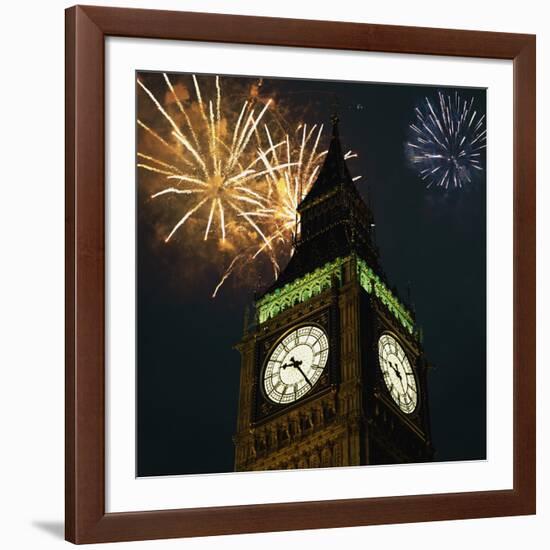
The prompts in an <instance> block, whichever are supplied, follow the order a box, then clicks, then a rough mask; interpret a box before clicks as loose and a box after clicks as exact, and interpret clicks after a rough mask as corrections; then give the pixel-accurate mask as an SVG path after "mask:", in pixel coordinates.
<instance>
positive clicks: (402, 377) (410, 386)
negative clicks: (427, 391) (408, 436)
mask: <svg viewBox="0 0 550 550" xmlns="http://www.w3.org/2000/svg"><path fill="white" fill-rule="evenodd" d="M378 360H379V363H380V370H381V371H382V374H383V376H384V382H385V383H386V387H387V388H388V391H389V392H390V395H391V397H392V399H393V400H394V401H395V402H396V403H397V405H398V406H399V408H400V409H401V410H402V411H403V412H404V413H406V414H411V413H412V412H413V411H414V410H415V409H416V405H417V403H418V389H417V386H416V377H415V375H414V372H413V370H412V368H411V364H410V362H409V358H408V357H407V354H406V353H405V351H404V350H403V348H402V347H401V344H400V343H399V342H398V341H397V340H396V339H395V338H394V337H393V336H392V335H391V334H382V336H380V339H379V340H378Z"/></svg>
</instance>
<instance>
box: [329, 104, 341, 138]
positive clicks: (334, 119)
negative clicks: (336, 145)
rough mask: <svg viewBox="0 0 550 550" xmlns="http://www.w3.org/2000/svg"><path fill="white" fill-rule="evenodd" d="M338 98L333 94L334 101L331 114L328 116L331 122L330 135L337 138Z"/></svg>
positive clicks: (338, 119)
mask: <svg viewBox="0 0 550 550" xmlns="http://www.w3.org/2000/svg"><path fill="white" fill-rule="evenodd" d="M339 103H340V102H339V98H338V96H337V95H336V94H335V95H334V99H333V101H332V114H331V115H330V121H331V122H332V135H333V136H337V135H338V122H339V121H340V117H339V116H338V110H339V106H340V105H339Z"/></svg>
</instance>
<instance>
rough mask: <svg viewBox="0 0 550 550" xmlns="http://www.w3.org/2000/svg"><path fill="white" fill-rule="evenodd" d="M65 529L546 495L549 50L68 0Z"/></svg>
mask: <svg viewBox="0 0 550 550" xmlns="http://www.w3.org/2000/svg"><path fill="white" fill-rule="evenodd" d="M66 40H67V48H66V86H67V94H66V135H67V141H66V168H67V169H66V538H67V540H69V541H71V542H74V543H92V542H109V541H122V540H138V539H153V538H168V537H185V536H203V535H214V534H229V533H245V532H260V531H274V530H290V529H313V528H328V527H339V526H353V525H370V524H380V523H392V522H393V523H397V522H416V521H431V520H442V519H461V518H478V517H490V516H506V515H522V514H533V513H534V512H535V500H536V499H535V493H536V491H535V487H536V484H535V330H534V329H535V287H534V281H535V38H534V37H533V36H530V35H519V34H517V35H516V34H503V33H487V32H478V31H457V30H443V29H426V28H412V27H411V28H408V27H392V26H381V25H366V24H355V23H334V22H322V21H305V20H290V19H288V20H287V19H271V18H257V17H243V16H231V15H213V14H199V13H183V12H163V11H154V10H132V9H118V8H102V7H88V6H85V7H83V6H76V7H73V8H70V9H69V10H67V12H66Z"/></svg>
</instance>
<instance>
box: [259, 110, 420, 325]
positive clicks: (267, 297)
mask: <svg viewBox="0 0 550 550" xmlns="http://www.w3.org/2000/svg"><path fill="white" fill-rule="evenodd" d="M298 211H299V215H300V227H299V230H298V238H297V241H296V251H295V253H294V255H293V256H292V258H291V260H290V262H289V263H288V265H287V266H286V268H285V269H284V271H283V272H282V273H281V275H280V276H279V278H278V279H277V280H276V281H275V283H273V285H271V286H270V287H269V288H268V289H267V290H266V291H265V292H264V294H263V295H262V296H261V297H260V298H259V299H257V301H256V309H257V312H258V320H259V322H260V323H262V322H264V321H266V320H267V319H269V318H272V317H274V316H275V315H277V314H278V313H280V312H281V311H283V310H285V309H287V308H288V307H290V306H292V305H295V304H296V303H297V302H303V301H305V300H306V299H308V298H310V297H311V296H314V295H316V294H319V292H321V291H323V290H325V289H326V288H328V287H329V286H330V285H331V281H332V280H333V279H334V278H336V279H337V280H338V282H339V283H341V282H342V268H343V266H344V264H345V263H346V261H345V260H348V261H351V260H352V259H353V260H355V263H356V267H357V276H358V278H359V282H360V284H361V286H362V287H363V288H364V290H366V291H367V292H368V293H369V294H370V293H371V292H374V293H375V295H376V296H377V297H378V298H380V299H381V300H382V301H383V303H384V304H385V305H386V306H387V307H388V308H389V309H390V310H391V312H392V313H393V314H394V315H395V316H396V317H397V318H398V319H399V321H400V322H401V324H402V325H403V326H404V327H405V328H406V329H407V331H408V332H409V333H411V334H412V333H413V331H414V319H413V316H412V314H411V312H409V311H408V310H407V308H406V307H405V306H404V305H403V304H401V303H400V302H399V300H398V298H397V297H396V296H395V295H394V294H393V293H392V292H391V291H390V290H389V288H388V285H387V284H386V283H385V282H384V276H383V272H382V269H381V267H380V262H379V254H378V249H377V247H376V242H375V238H374V217H373V215H372V212H371V211H370V208H369V207H368V206H367V205H366V204H365V202H364V201H363V199H362V198H361V195H360V194H359V191H358V190H357V188H356V186H355V183H354V182H353V180H352V177H351V175H350V173H349V170H348V167H347V165H346V161H345V158H344V152H343V150H342V146H341V143H340V137H339V133H338V119H337V118H334V119H333V128H332V138H331V141H330V146H329V149H328V152H327V155H326V159H325V162H324V164H323V167H322V169H321V171H320V173H319V176H318V177H317V180H316V181H315V184H314V185H313V186H312V188H311V190H310V191H309V193H308V194H307V196H306V197H305V198H304V200H303V201H302V203H301V204H300V206H299V207H298Z"/></svg>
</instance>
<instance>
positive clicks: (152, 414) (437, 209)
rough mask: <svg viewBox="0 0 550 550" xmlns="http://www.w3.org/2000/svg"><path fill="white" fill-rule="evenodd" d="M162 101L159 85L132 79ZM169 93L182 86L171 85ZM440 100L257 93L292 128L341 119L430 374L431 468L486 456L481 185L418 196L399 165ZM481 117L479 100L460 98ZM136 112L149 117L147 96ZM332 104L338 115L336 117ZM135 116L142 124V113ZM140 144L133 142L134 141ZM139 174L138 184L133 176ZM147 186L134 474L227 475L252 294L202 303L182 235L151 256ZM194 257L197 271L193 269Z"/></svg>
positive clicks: (364, 90)
mask: <svg viewBox="0 0 550 550" xmlns="http://www.w3.org/2000/svg"><path fill="white" fill-rule="evenodd" d="M140 78H142V79H143V80H144V81H145V82H147V83H148V85H149V86H150V87H151V89H155V90H158V91H159V94H160V95H159V97H162V93H160V90H161V89H164V88H162V85H163V84H164V82H163V80H162V77H161V76H160V75H159V74H142V75H140ZM174 81H177V77H175V76H174ZM438 90H441V91H444V92H447V91H453V93H454V89H452V90H448V89H445V88H429V87H422V86H410V85H383V84H370V83H350V82H329V81H303V80H279V79H269V78H266V79H264V81H263V86H262V93H263V94H268V95H269V94H273V95H275V96H277V97H278V98H280V102H281V105H282V106H283V107H284V106H285V105H287V106H288V109H287V111H285V112H287V116H295V113H300V116H302V117H303V118H304V120H306V121H307V120H310V121H311V122H317V121H321V122H325V124H329V123H330V115H331V113H332V112H333V111H334V109H335V108H336V109H337V110H338V113H339V117H340V136H341V140H342V143H343V146H344V149H345V150H347V149H353V150H354V151H355V152H357V153H358V154H359V158H357V159H353V160H352V161H350V162H349V166H350V169H351V172H352V175H359V174H361V175H362V176H363V177H362V179H361V180H359V181H358V183H357V185H358V188H359V190H360V191H361V193H362V194H363V196H364V197H366V196H367V194H368V195H369V200H370V204H371V208H372V210H373V213H374V216H375V220H376V231H377V242H378V245H379V248H380V252H381V258H382V264H383V266H384V269H385V271H386V274H387V276H388V279H389V280H390V282H391V283H392V284H394V285H395V286H396V287H397V289H398V292H399V293H400V295H401V296H403V297H405V296H407V288H408V287H410V289H411V296H412V301H413V303H414V305H415V308H416V315H417V321H418V324H419V325H420V326H421V327H422V329H423V332H424V346H425V351H426V355H427V357H428V360H429V361H430V362H431V363H432V364H433V366H434V368H433V370H432V371H431V373H430V376H429V394H430V408H431V418H432V432H433V433H432V435H433V441H434V445H435V447H436V460H440V461H447V460H468V459H480V458H485V439H486V378H485V377H486V364H485V361H486V333H485V330H486V306H485V304H486V266H485V262H486V187H485V178H484V173H483V176H481V177H480V178H479V179H478V180H477V181H476V182H474V184H473V185H472V186H470V187H469V188H467V189H463V190H460V191H456V192H447V193H445V192H442V191H440V190H432V189H429V190H427V189H426V188H425V185H424V184H423V183H422V182H421V181H420V179H419V177H418V176H417V174H416V173H415V172H414V171H413V170H412V169H411V167H410V166H409V164H408V163H407V160H406V157H405V147H404V144H405V142H406V141H407V137H408V132H409V130H408V126H409V123H411V122H412V121H413V114H414V108H415V106H417V105H419V103H420V102H421V101H422V100H423V98H424V96H426V95H430V96H431V95H433V94H435V93H437V91H438ZM460 93H461V95H462V96H463V97H474V99H475V104H476V105H477V110H478V112H479V113H484V112H485V101H486V94H485V90H480V89H462V90H461V91H460ZM138 99H139V101H138V109H142V108H143V109H145V102H146V100H147V98H145V99H144V97H143V93H139V94H138ZM335 105H336V106H337V107H335ZM138 114H139V115H140V116H141V112H140V113H138ZM138 135H139V134H138ZM140 176H141V174H140ZM149 195H150V192H149V191H148V190H147V180H146V179H145V180H144V179H142V180H140V184H139V186H138V189H137V203H138V227H137V236H138V245H137V247H138V249H137V256H138V276H137V306H138V307H137V311H138V323H137V357H138V364H137V369H138V414H137V417H138V426H137V431H138V449H137V458H138V460H137V462H138V475H140V476H146V475H165V474H183V473H206V472H225V471H232V470H233V443H232V436H233V433H234V431H235V425H236V415H237V400H238V391H239V388H238V385H239V371H240V356H239V353H238V352H237V351H235V350H234V349H233V345H234V344H235V343H236V342H238V341H239V339H240V337H241V335H242V318H243V310H244V307H245V305H246V304H247V303H249V302H250V299H251V294H252V288H251V286H250V285H244V286H237V285H226V286H225V287H224V288H223V289H222V292H220V294H219V295H218V297H217V298H216V299H214V300H212V299H210V293H209V291H208V289H210V290H211V288H212V286H213V285H215V283H216V281H217V275H218V273H216V272H214V271H212V272H210V271H209V270H208V268H207V267H206V268H205V269H202V270H200V275H198V276H197V277H198V278H197V283H196V285H194V284H193V277H188V276H186V275H189V274H193V273H196V268H197V266H196V265H194V263H195V262H200V261H201V260H200V258H198V259H197V258H194V256H193V253H194V248H193V247H194V245H193V243H191V242H189V241H186V239H185V232H184V231H183V232H182V233H181V236H180V237H179V238H178V239H175V240H174V241H171V242H170V243H168V244H166V245H164V244H163V245H162V246H160V245H159V238H160V237H159V231H158V224H157V223H156V220H155V216H157V215H158V212H159V210H158V208H160V207H159V206H158V203H156V204H155V205H154V206H153V205H152V203H151V201H150V200H149V198H148V197H149ZM193 258H194V259H193Z"/></svg>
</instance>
